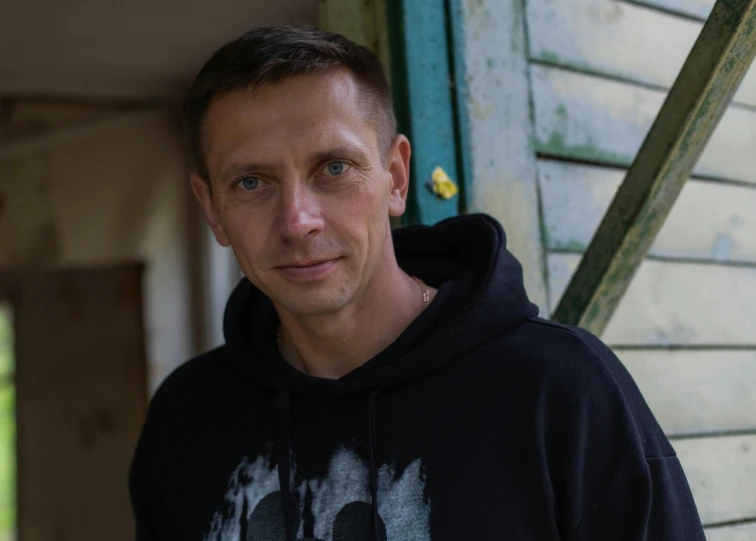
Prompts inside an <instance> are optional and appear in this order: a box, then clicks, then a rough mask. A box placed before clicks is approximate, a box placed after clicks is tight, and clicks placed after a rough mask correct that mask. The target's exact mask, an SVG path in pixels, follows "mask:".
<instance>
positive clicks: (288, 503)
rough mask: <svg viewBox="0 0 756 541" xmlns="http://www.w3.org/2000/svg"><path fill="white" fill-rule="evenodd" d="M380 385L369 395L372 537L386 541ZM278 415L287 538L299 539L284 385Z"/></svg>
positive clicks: (279, 471) (280, 473)
mask: <svg viewBox="0 0 756 541" xmlns="http://www.w3.org/2000/svg"><path fill="white" fill-rule="evenodd" d="M380 392H381V391H380V389H374V390H372V391H371V392H370V396H369V397H368V414H369V421H368V423H369V424H368V427H369V432H370V433H369V443H370V511H371V515H370V537H371V539H372V541H384V539H383V538H384V535H382V534H381V521H380V517H379V516H378V464H377V459H376V455H377V453H378V438H377V435H376V429H375V413H376V411H375V410H376V406H375V402H376V397H377V396H378V394H379V393H380ZM277 402H278V415H279V418H280V423H281V430H280V433H279V437H278V485H279V489H280V494H281V511H282V514H283V523H284V539H285V540H286V541H295V538H294V535H295V532H293V531H292V530H291V525H292V524H296V523H297V521H296V520H295V517H294V513H295V512H298V511H296V510H295V509H293V507H292V504H293V498H292V496H291V492H290V479H289V477H290V476H291V466H290V464H289V446H290V444H291V440H290V435H289V422H290V419H289V391H288V390H287V389H286V388H285V387H282V388H281V389H280V390H279V392H278V400H277Z"/></svg>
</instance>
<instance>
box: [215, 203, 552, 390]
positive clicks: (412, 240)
mask: <svg viewBox="0 0 756 541" xmlns="http://www.w3.org/2000/svg"><path fill="white" fill-rule="evenodd" d="M392 235H393V241H394V250H395V253H396V257H397V261H398V263H399V266H400V267H401V268H402V269H403V270H404V271H405V272H407V273H408V274H411V275H415V276H418V277H419V278H421V279H423V280H424V281H425V282H426V283H427V284H429V285H431V286H433V287H438V286H440V285H441V284H442V283H444V282H446V281H448V280H452V281H453V290H452V291H451V293H450V295H449V298H448V299H447V301H446V302H447V303H448V304H449V309H445V310H444V314H445V316H444V319H443V320H441V321H440V322H439V324H438V325H437V329H436V330H435V331H434V332H433V333H432V334H431V336H429V337H428V338H427V339H426V340H424V341H423V342H422V343H421V344H419V345H417V347H415V348H413V349H412V350H411V351H408V352H406V353H404V354H403V355H401V356H399V357H398V358H396V359H391V361H390V362H388V363H386V362H381V363H373V362H372V361H373V360H372V359H371V360H369V361H368V362H366V363H365V364H363V365H362V366H360V367H359V368H357V369H355V370H353V371H352V372H350V373H348V374H346V375H345V376H343V377H341V378H339V379H337V380H330V379H324V378H317V377H312V376H308V375H306V374H303V373H301V372H299V371H297V370H296V369H294V368H293V367H291V366H290V365H289V364H288V363H286V361H284V360H283V358H282V357H281V355H280V354H279V353H278V348H277V346H276V330H277V326H278V321H279V319H278V315H277V314H276V312H275V309H274V307H273V304H272V302H271V301H270V299H269V298H268V297H267V296H266V295H264V294H263V293H262V292H261V291H260V290H259V289H257V288H256V287H255V286H254V285H252V283H251V282H249V281H248V280H247V279H246V278H244V279H242V280H241V282H240V283H239V284H238V286H237V287H236V288H235V290H234V292H233V293H232V295H231V297H230V299H229V302H228V305H227V307H226V312H225V316H224V334H225V338H226V346H227V348H228V349H229V352H230V354H231V357H232V359H233V360H234V362H236V363H237V364H238V366H239V368H240V369H241V370H242V371H243V372H244V373H245V374H246V375H247V376H248V377H249V378H250V379H251V380H252V382H253V383H254V384H256V385H259V386H262V387H265V388H269V389H271V390H281V389H282V388H283V389H286V390H287V391H288V393H293V394H299V393H316V392H317V393H334V394H343V393H353V392H360V391H365V390H368V389H373V390H375V389H386V388H388V387H391V386H393V385H397V384H400V383H404V382H407V381H410V380H413V379H416V378H420V377H422V376H424V375H425V374H427V373H429V372H432V371H434V370H436V369H438V368H440V367H441V366H443V365H445V364H446V363H448V362H450V361H452V360H453V359H455V358H456V357H458V356H460V355H461V354H463V353H465V352H467V351H469V350H471V349H474V348H475V347H477V346H479V345H481V344H484V343H486V342H488V341H489V340H491V339H492V338H493V337H495V336H496V335H498V334H500V333H502V332H503V331H505V330H506V329H508V328H511V327H513V326H515V325H517V324H518V323H519V322H521V321H523V320H524V319H527V318H530V317H533V316H536V315H537V313H538V308H537V307H536V306H535V305H534V304H532V303H531V302H530V301H529V300H528V297H527V295H526V293H525V288H524V285H523V278H522V267H521V266H520V264H519V262H518V261H517V260H516V259H515V257H514V256H513V255H512V254H511V253H510V252H509V251H507V249H506V237H505V234H504V230H503V229H502V227H501V225H500V224H499V223H498V222H497V221H496V220H495V219H493V218H491V217H490V216H486V215H482V214H470V215H464V216H459V217H454V218H449V219H447V220H444V221H442V222H439V223H438V224H436V225H433V226H421V225H418V226H410V227H405V228H402V229H397V230H395V231H393V233H392Z"/></svg>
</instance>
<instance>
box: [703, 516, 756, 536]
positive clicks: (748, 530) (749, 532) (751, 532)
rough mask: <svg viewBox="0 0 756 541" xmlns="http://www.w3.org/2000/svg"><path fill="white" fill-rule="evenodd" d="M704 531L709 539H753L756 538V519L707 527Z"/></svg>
mask: <svg viewBox="0 0 756 541" xmlns="http://www.w3.org/2000/svg"><path fill="white" fill-rule="evenodd" d="M704 531H705V532H706V539H707V540H708V541H753V540H754V539H756V521H753V522H748V523H745V524H735V525H733V526H719V527H715V528H706V529H705V530H704Z"/></svg>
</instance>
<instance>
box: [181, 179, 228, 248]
mask: <svg viewBox="0 0 756 541" xmlns="http://www.w3.org/2000/svg"><path fill="white" fill-rule="evenodd" d="M189 182H190V183H191V185H192V192H194V197H196V198H197V201H199V203H200V205H202V210H203V211H204V213H205V218H206V219H207V223H208V225H210V229H212V230H213V234H214V235H215V240H217V241H218V244H220V245H221V246H230V245H231V242H229V240H228V236H227V235H226V232H225V231H224V230H223V226H222V225H221V223H220V219H219V218H218V213H217V212H216V211H215V206H214V205H213V198H212V195H211V194H210V181H206V180H205V179H203V178H202V177H201V176H199V175H198V174H197V173H192V175H191V177H190V178H189Z"/></svg>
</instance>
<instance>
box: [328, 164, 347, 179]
mask: <svg viewBox="0 0 756 541" xmlns="http://www.w3.org/2000/svg"><path fill="white" fill-rule="evenodd" d="M346 169H347V165H346V164H345V163H344V162H331V163H329V164H328V165H326V166H325V170H326V172H327V173H328V174H329V175H333V176H337V175H340V174H341V173H343V172H344V171H346Z"/></svg>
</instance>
